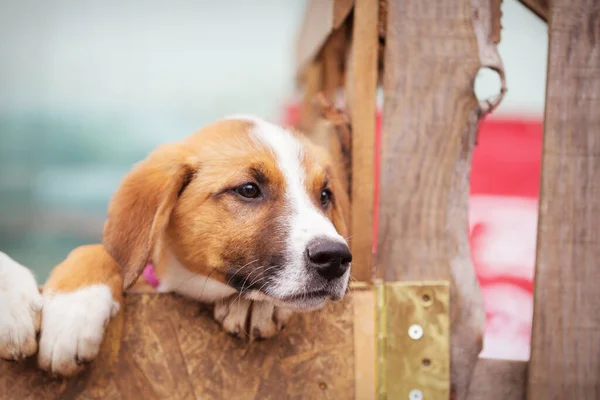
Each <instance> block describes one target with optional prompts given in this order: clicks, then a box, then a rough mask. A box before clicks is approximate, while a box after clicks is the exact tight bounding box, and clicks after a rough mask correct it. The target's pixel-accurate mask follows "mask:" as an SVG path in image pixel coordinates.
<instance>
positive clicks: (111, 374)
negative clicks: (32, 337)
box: [0, 294, 354, 399]
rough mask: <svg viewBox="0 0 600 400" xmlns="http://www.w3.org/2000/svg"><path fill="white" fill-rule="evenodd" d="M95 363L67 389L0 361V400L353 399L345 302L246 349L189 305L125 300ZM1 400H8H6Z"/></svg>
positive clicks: (28, 366)
mask: <svg viewBox="0 0 600 400" xmlns="http://www.w3.org/2000/svg"><path fill="white" fill-rule="evenodd" d="M120 315H121V317H120V318H119V319H117V320H115V321H113V322H112V323H111V325H110V334H111V335H112V337H111V338H110V339H108V340H106V341H105V342H104V345H103V346H104V348H103V350H102V352H101V357H100V358H99V359H98V360H96V361H95V362H94V363H92V364H91V366H90V368H88V369H87V370H86V371H85V372H84V373H83V374H82V375H81V376H79V377H77V378H76V379H73V380H70V381H62V380H54V379H51V378H50V377H49V376H48V375H47V374H46V373H44V372H42V371H39V370H37V369H35V367H34V365H33V360H29V362H26V363H24V364H16V363H13V362H8V361H0V398H15V399H41V398H43V399H58V398H61V399H284V398H285V399H352V398H354V358H353V349H354V339H353V320H354V319H353V315H354V314H353V308H352V298H351V297H348V298H347V299H346V300H345V301H343V302H340V303H333V304H331V305H329V306H328V307H327V308H326V309H325V310H323V311H321V312H314V313H307V314H299V315H296V316H294V317H293V319H292V321H291V322H290V324H289V325H288V327H287V328H286V330H284V331H283V332H282V333H281V334H280V336H278V337H276V338H275V339H272V340H266V341H262V342H254V343H250V344H249V343H245V342H242V341H240V340H239V339H236V338H233V337H230V336H228V335H227V334H225V333H224V332H223V331H222V330H221V329H220V327H219V326H218V325H217V324H216V323H215V322H213V320H212V318H211V316H210V313H209V311H208V310H206V309H205V308H202V306H200V305H199V304H198V303H196V302H193V301H188V300H184V299H181V298H176V297H174V296H169V295H148V294H145V295H140V294H135V295H133V294H131V295H128V296H127V298H126V305H125V312H124V313H123V314H120ZM6 396H9V397H6Z"/></svg>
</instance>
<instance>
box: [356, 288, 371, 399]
mask: <svg viewBox="0 0 600 400" xmlns="http://www.w3.org/2000/svg"><path fill="white" fill-rule="evenodd" d="M352 299H353V300H354V301H353V304H354V387H355V391H354V392H355V395H356V399H360V400H375V399H376V398H377V391H376V389H377V369H376V368H375V365H376V363H377V351H376V350H377V346H376V338H377V323H376V322H377V314H376V311H377V304H376V297H375V291H374V290H372V288H371V287H370V286H365V287H363V288H361V289H354V292H353V293H352Z"/></svg>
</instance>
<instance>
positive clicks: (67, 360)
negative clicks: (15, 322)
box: [38, 245, 123, 377]
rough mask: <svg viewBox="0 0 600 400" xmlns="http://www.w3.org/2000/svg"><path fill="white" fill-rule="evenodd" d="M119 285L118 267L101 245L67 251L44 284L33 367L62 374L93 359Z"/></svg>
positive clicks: (113, 308) (114, 309) (114, 308)
mask: <svg viewBox="0 0 600 400" xmlns="http://www.w3.org/2000/svg"><path fill="white" fill-rule="evenodd" d="M122 287H123V279H122V277H121V271H120V268H119V266H118V265H117V263H116V262H115V261H114V260H113V259H112V258H111V257H110V256H109V255H108V253H106V251H105V250H104V248H103V247H102V245H91V246H82V247H79V248H77V249H75V250H73V251H72V252H71V254H69V256H68V257H67V258H66V259H65V260H64V261H63V262H62V263H61V264H59V265H58V266H57V267H56V268H55V269H54V270H53V271H52V274H51V275H50V278H49V279H48V282H47V283H46V285H45V286H44V290H43V293H42V296H43V301H44V305H43V311H42V329H41V336H40V342H39V353H38V363H39V366H40V367H41V368H42V369H44V370H47V371H49V372H51V373H52V374H55V375H61V376H66V377H68V376H72V375H75V374H76V373H78V372H79V371H80V370H81V369H82V368H83V364H84V363H86V362H89V361H91V360H93V359H94V358H95V357H96V356H97V355H98V351H99V350H100V345H101V344H102V339H103V337H104V330H105V328H106V325H107V324H108V321H109V320H110V319H111V318H112V317H113V316H114V315H115V314H116V313H117V312H118V311H119V308H120V305H121V303H122V299H123V296H122Z"/></svg>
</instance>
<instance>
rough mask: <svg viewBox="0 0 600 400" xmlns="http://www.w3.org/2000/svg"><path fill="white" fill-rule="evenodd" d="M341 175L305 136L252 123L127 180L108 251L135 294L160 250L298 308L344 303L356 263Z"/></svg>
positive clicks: (180, 148) (112, 214) (180, 150)
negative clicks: (136, 283) (349, 243)
mask: <svg viewBox="0 0 600 400" xmlns="http://www.w3.org/2000/svg"><path fill="white" fill-rule="evenodd" d="M341 185H342V182H340V179H339V174H338V173H337V166H335V165H332V162H331V160H330V159H329V155H328V154H327V152H326V151H324V150H323V149H321V148H319V147H316V146H315V145H313V144H311V143H310V142H309V141H308V140H306V139H305V138H304V137H302V136H300V135H298V134H296V133H295V132H292V131H290V130H286V129H284V128H281V127H279V126H277V125H274V124H271V123H268V122H265V121H263V120H259V119H254V118H243V117H240V118H231V119H226V120H221V121H218V122H216V123H214V124H211V125H209V126H207V127H205V128H203V129H202V130H200V131H199V132H197V133H195V134H194V135H192V136H191V137H189V138H188V139H186V140H184V141H182V142H179V143H174V144H168V145H164V146H162V147H159V148H157V149H156V150H155V151H154V152H153V153H151V154H150V155H149V156H148V157H147V158H146V159H145V160H144V161H142V162H141V163H140V164H138V165H137V166H136V167H135V168H134V169H133V170H132V171H131V172H130V173H129V174H128V175H127V176H126V177H125V178H124V180H123V182H122V183H121V186H120V187H119V189H118V191H117V192H116V194H115V195H114V197H113V199H112V202H111V205H110V208H109V217H108V220H107V223H106V225H105V229H104V239H103V242H104V246H105V248H106V249H107V251H108V252H109V253H110V254H111V255H112V257H113V258H114V259H115V260H116V261H117V262H119V264H120V265H121V267H122V269H123V273H124V281H125V286H126V287H128V286H129V285H130V284H131V283H132V282H133V281H134V280H135V279H136V278H137V277H138V276H139V274H140V272H141V270H142V269H143V268H144V266H145V264H146V263H147V262H148V260H149V258H150V257H151V256H152V255H153V251H154V248H155V246H156V245H157V243H161V245H164V246H166V247H168V249H169V251H170V252H171V253H172V254H173V255H175V256H176V257H177V259H178V261H179V262H180V263H181V264H183V265H184V266H185V267H186V268H188V269H189V270H190V271H192V272H195V273H199V274H202V275H205V276H210V277H211V278H213V279H217V280H220V281H222V282H224V283H228V284H229V285H230V286H232V287H234V288H235V289H237V290H238V291H241V292H242V293H244V294H245V295H247V296H249V297H250V298H255V299H266V298H268V299H269V300H271V301H274V302H275V303H278V304H280V305H285V306H288V307H295V308H314V307H319V306H320V305H322V304H323V303H324V302H325V301H326V300H328V299H340V298H342V297H343V295H344V293H345V291H346V288H347V285H348V279H349V275H350V262H351V260H352V256H351V254H350V251H349V249H348V246H347V244H346V240H345V236H347V228H346V218H347V215H346V213H347V211H348V198H347V194H346V192H345V188H343V187H342V186H341Z"/></svg>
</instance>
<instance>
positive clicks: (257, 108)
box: [0, 0, 305, 282]
mask: <svg viewBox="0 0 600 400" xmlns="http://www.w3.org/2000/svg"><path fill="white" fill-rule="evenodd" d="M304 6H305V2H304V1H298V0H295V1H281V0H261V1H256V2H254V1H243V0H228V1H213V0H204V1H201V0H173V1H169V2H166V1H163V0H143V1H142V0H104V1H97V0H94V1H89V0H53V1H46V0H13V1H6V0H4V1H0V250H2V251H4V252H6V253H7V254H9V255H10V256H12V257H13V258H14V259H16V260H18V261H19V262H21V263H22V264H24V265H27V266H29V267H30V268H32V269H33V270H34V271H35V272H36V275H37V277H38V281H39V282H43V281H44V280H45V279H46V278H47V276H48V273H49V271H50V270H51V269H52V268H53V267H54V265H56V263H58V262H60V261H61V260H62V259H63V258H64V257H65V256H66V255H67V254H68V252H69V251H70V250H71V249H73V247H75V246H77V245H80V244H84V243H94V242H98V241H99V240H100V235H101V230H102V224H103V222H104V218H105V216H106V209H107V202H108V200H109V198H110V195H111V193H112V192H113V191H114V190H115V188H116V187H117V185H118V183H119V181H120V179H121V177H122V176H123V174H124V173H125V172H126V171H127V170H128V169H129V168H130V167H131V165H132V164H133V163H134V162H136V161H138V160H140V159H141V158H143V157H144V156H145V155H146V154H147V153H148V152H149V151H150V150H151V149H152V148H154V147H155V146H156V145H157V144H158V143H161V142H165V141H171V140H176V139H178V138H181V137H183V136H186V135H188V134H190V133H192V132H193V131H194V130H196V129H198V128H199V127H201V126H202V125H203V124H205V123H207V122H210V121H212V120H214V119H216V118H219V117H222V116H225V115H228V114H234V113H255V114H258V115H261V116H263V117H266V118H272V119H275V120H277V119H279V118H280V116H281V112H282V107H283V104H284V103H285V101H287V100H289V99H290V96H292V95H293V86H292V85H293V72H294V68H293V54H294V51H293V49H294V43H295V38H296V34H297V29H298V26H299V23H300V21H301V18H302V13H303V11H304Z"/></svg>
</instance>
